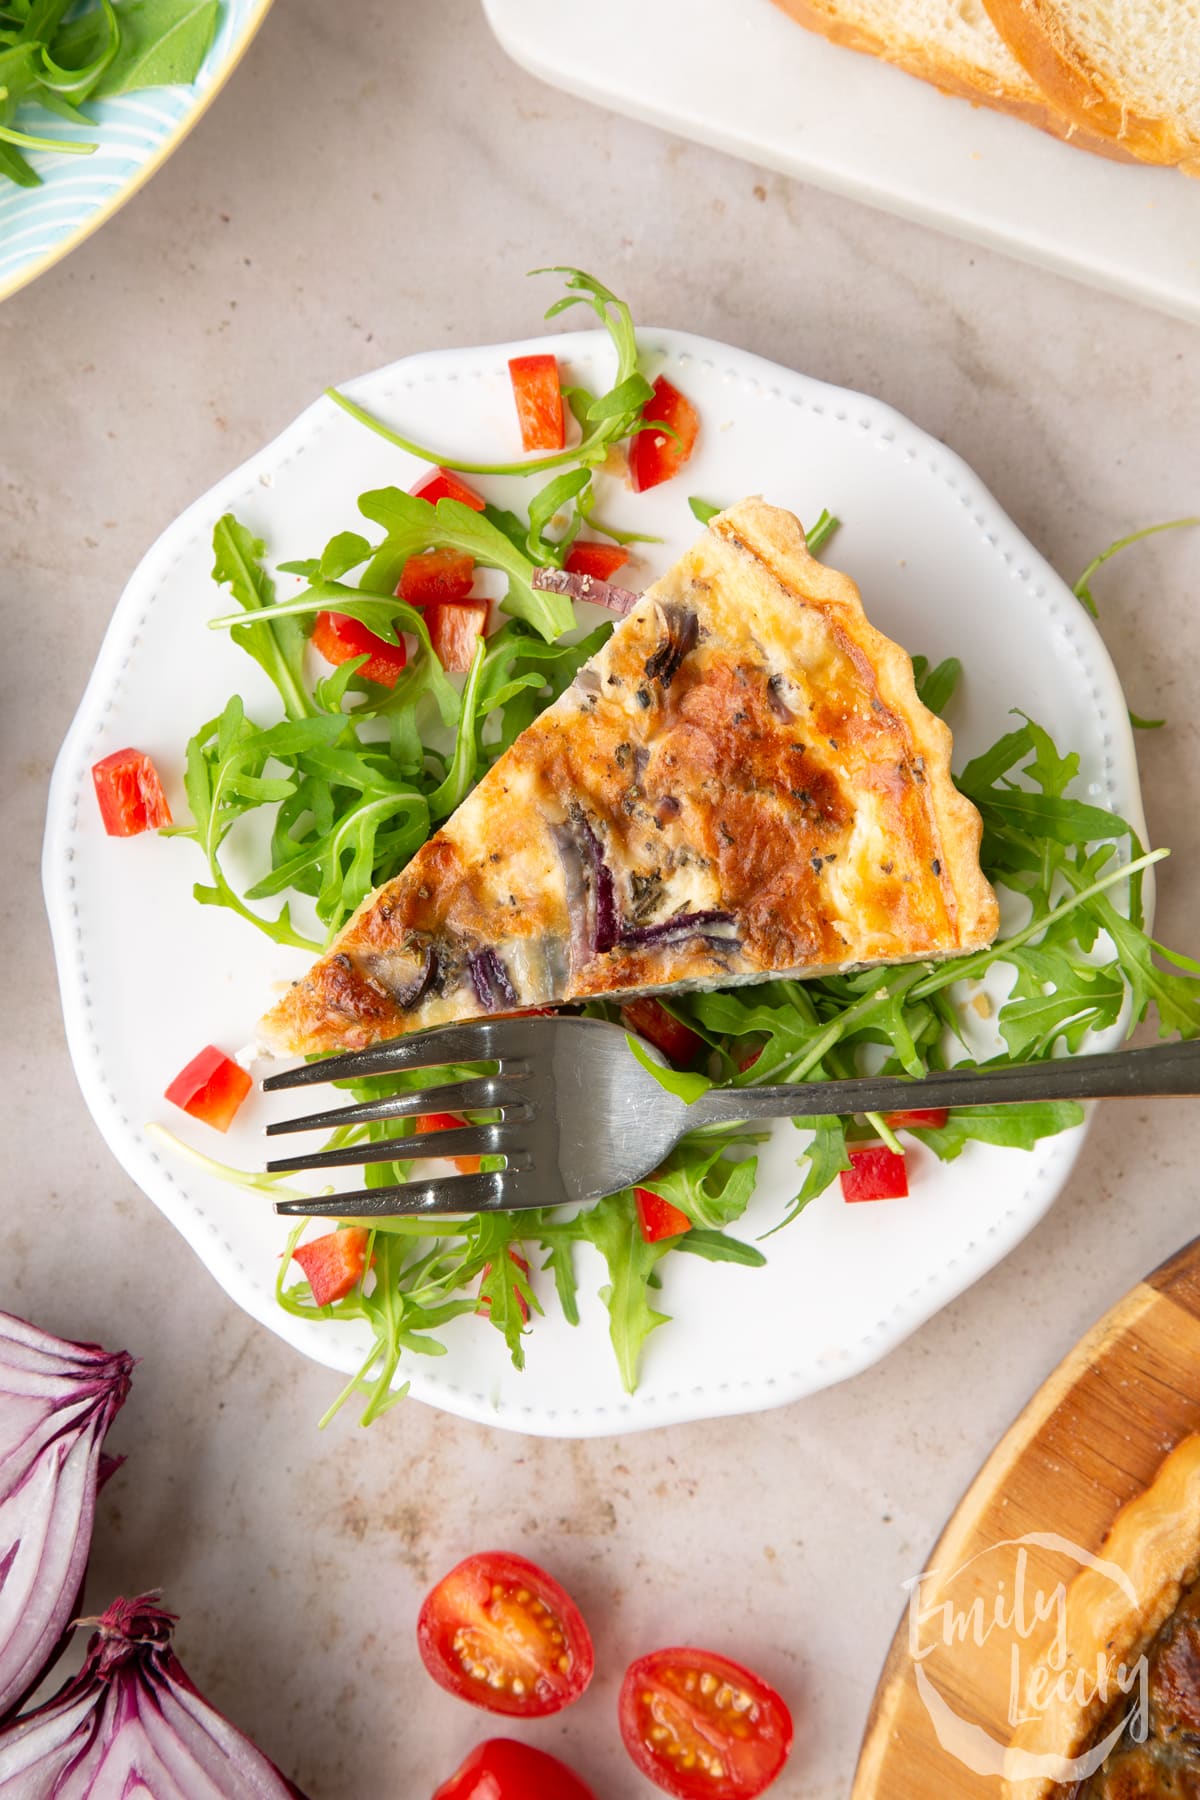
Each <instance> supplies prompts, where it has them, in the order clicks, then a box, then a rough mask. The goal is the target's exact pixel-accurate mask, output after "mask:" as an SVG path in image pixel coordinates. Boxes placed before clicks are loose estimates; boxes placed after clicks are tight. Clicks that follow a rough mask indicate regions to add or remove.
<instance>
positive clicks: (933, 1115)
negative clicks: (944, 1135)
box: [883, 1106, 950, 1131]
mask: <svg viewBox="0 0 1200 1800" xmlns="http://www.w3.org/2000/svg"><path fill="white" fill-rule="evenodd" d="M883 1116H884V1118H885V1119H886V1120H887V1122H888V1124H889V1125H890V1126H891V1128H892V1130H893V1131H905V1130H907V1131H940V1130H941V1129H942V1127H943V1125H944V1124H945V1123H946V1120H947V1119H948V1118H949V1117H950V1109H949V1107H947V1106H926V1107H920V1106H915V1107H913V1108H912V1109H911V1111H909V1112H894V1113H885V1114H884V1115H883Z"/></svg>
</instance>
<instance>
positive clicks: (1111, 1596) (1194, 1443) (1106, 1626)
mask: <svg viewBox="0 0 1200 1800" xmlns="http://www.w3.org/2000/svg"><path fill="white" fill-rule="evenodd" d="M1098 1557H1099V1558H1100V1559H1101V1560H1102V1561H1103V1562H1106V1563H1109V1564H1115V1565H1116V1567H1117V1568H1118V1569H1120V1570H1122V1571H1123V1572H1124V1573H1125V1575H1126V1576H1127V1577H1128V1581H1129V1585H1130V1587H1131V1588H1132V1590H1133V1597H1131V1596H1130V1594H1129V1593H1127V1592H1125V1591H1123V1589H1122V1587H1121V1586H1120V1585H1118V1584H1117V1583H1116V1582H1114V1580H1113V1579H1112V1577H1111V1575H1108V1574H1105V1573H1104V1572H1103V1571H1102V1570H1100V1569H1098V1568H1089V1569H1085V1570H1083V1571H1082V1572H1081V1573H1080V1574H1079V1575H1077V1576H1076V1578H1075V1580H1074V1581H1073V1582H1072V1583H1071V1585H1070V1587H1069V1589H1068V1590H1067V1597H1066V1607H1065V1628H1064V1634H1063V1635H1064V1639H1065V1644H1066V1664H1065V1669H1063V1668H1060V1666H1059V1664H1058V1662H1057V1661H1056V1660H1054V1658H1055V1655H1056V1652H1055V1651H1054V1650H1053V1648H1052V1649H1051V1650H1048V1651H1047V1653H1046V1655H1045V1657H1044V1658H1043V1659H1042V1660H1041V1662H1039V1663H1038V1664H1037V1665H1036V1666H1035V1668H1034V1669H1033V1670H1031V1671H1030V1674H1029V1677H1028V1681H1027V1690H1026V1691H1027V1692H1028V1693H1033V1692H1035V1691H1040V1692H1047V1691H1048V1692H1049V1693H1050V1703H1049V1704H1048V1705H1046V1706H1045V1707H1044V1708H1039V1709H1035V1714H1034V1716H1032V1717H1031V1718H1030V1719H1029V1721H1028V1723H1024V1724H1022V1725H1021V1726H1019V1727H1018V1729H1017V1731H1016V1732H1015V1733H1014V1734H1013V1738H1012V1741H1011V1744H1010V1746H1009V1750H1008V1755H1007V1758H1006V1764H1005V1781H1004V1793H1005V1796H1006V1800H1066V1796H1068V1795H1070V1794H1073V1793H1074V1792H1075V1788H1074V1786H1073V1785H1070V1786H1067V1787H1063V1786H1062V1785H1061V1784H1060V1783H1058V1782H1056V1781H1053V1780H1051V1779H1050V1778H1048V1777H1045V1776H1040V1775H1038V1776H1032V1777H1027V1778H1024V1779H1023V1778H1022V1777H1021V1773H1020V1771H1021V1762H1022V1758H1023V1757H1025V1756H1028V1755H1033V1756H1051V1755H1054V1756H1063V1757H1078V1756H1081V1755H1083V1754H1084V1753H1085V1752H1086V1751H1087V1750H1088V1749H1089V1747H1090V1746H1091V1745H1092V1744H1093V1743H1095V1741H1096V1739H1097V1737H1098V1736H1100V1735H1101V1733H1100V1727H1101V1724H1102V1722H1103V1721H1104V1719H1105V1717H1106V1714H1107V1711H1108V1707H1109V1705H1110V1704H1111V1702H1110V1701H1107V1700H1104V1699H1101V1698H1099V1697H1097V1696H1093V1697H1092V1698H1091V1699H1090V1700H1088V1701H1085V1700H1084V1699H1083V1698H1082V1697H1081V1696H1082V1692H1083V1691H1085V1684H1084V1683H1082V1682H1081V1683H1080V1684H1079V1685H1078V1686H1077V1685H1076V1683H1075V1680H1074V1677H1075V1675H1076V1674H1077V1673H1078V1674H1079V1675H1081V1676H1085V1675H1088V1674H1090V1675H1091V1676H1092V1677H1093V1678H1094V1675H1095V1671H1096V1669H1097V1664H1098V1659H1101V1660H1103V1661H1104V1662H1105V1663H1106V1665H1107V1666H1108V1667H1109V1668H1111V1669H1115V1668H1116V1667H1118V1666H1119V1665H1120V1664H1122V1663H1123V1664H1124V1665H1125V1666H1126V1668H1128V1667H1130V1666H1131V1665H1132V1663H1133V1662H1134V1661H1135V1660H1136V1659H1137V1658H1138V1657H1139V1656H1141V1655H1143V1654H1144V1653H1145V1652H1146V1651H1147V1650H1148V1649H1149V1647H1150V1646H1151V1645H1152V1644H1153V1642H1154V1640H1155V1638H1156V1637H1157V1636H1158V1634H1159V1632H1160V1631H1162V1629H1163V1627H1164V1626H1165V1625H1166V1624H1167V1623H1168V1621H1169V1620H1170V1619H1171V1617H1172V1616H1173V1614H1174V1613H1175V1611H1176V1609H1177V1607H1178V1606H1179V1602H1180V1599H1181V1597H1182V1596H1183V1594H1184V1593H1185V1592H1186V1591H1187V1589H1188V1588H1190V1587H1191V1586H1192V1584H1193V1583H1194V1582H1195V1581H1196V1580H1197V1578H1198V1577H1200V1434H1194V1435H1193V1436H1191V1437H1187V1438H1184V1439H1183V1441H1182V1442H1181V1443H1179V1444H1177V1445H1176V1447H1175V1449H1174V1450H1173V1451H1172V1452H1171V1454H1170V1455H1169V1456H1168V1457H1167V1458H1166V1460H1165V1462H1163V1464H1162V1465H1161V1467H1160V1468H1159V1470H1158V1472H1157V1474H1156V1475H1155V1477H1154V1479H1153V1481H1152V1482H1151V1484H1150V1486H1149V1487H1148V1488H1146V1489H1145V1490H1144V1491H1143V1492H1142V1493H1140V1494H1138V1495H1136V1496H1135V1498H1134V1499H1132V1500H1131V1501H1130V1502H1129V1503H1128V1505H1126V1506H1124V1507H1123V1508H1122V1509H1121V1511H1120V1512H1119V1513H1118V1515H1117V1517H1116V1519H1115V1520H1114V1522H1113V1525H1112V1528H1111V1530H1110V1531H1109V1533H1108V1536H1107V1537H1106V1538H1105V1540H1104V1543H1103V1544H1102V1545H1101V1547H1100V1550H1099V1552H1098ZM1035 1684H1036V1685H1035ZM1139 1791H1140V1790H1139Z"/></svg>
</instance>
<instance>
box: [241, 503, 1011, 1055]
mask: <svg viewBox="0 0 1200 1800" xmlns="http://www.w3.org/2000/svg"><path fill="white" fill-rule="evenodd" d="M950 752H951V740H950V734H949V732H948V730H947V729H946V727H945V726H944V725H943V724H942V723H941V721H940V720H938V719H936V718H934V717H933V715H932V714H930V713H929V712H927V711H926V709H925V708H924V707H923V706H922V705H921V704H920V702H919V701H918V699H917V696H916V692H915V689H914V686H913V676H912V665H911V662H910V660H909V658H908V656H907V654H906V653H905V652H904V651H903V650H901V649H900V648H899V647H898V646H897V645H895V644H893V643H892V642H891V641H890V640H889V639H887V638H885V637H884V636H883V635H882V634H881V633H880V632H878V631H876V630H875V629H874V627H873V626H871V625H870V624H869V623H868V621H867V619H866V617H865V615H864V613H863V609H862V603H861V601H860V598H859V594H858V590H857V588H856V587H855V585H854V583H853V582H852V581H851V580H850V579H849V578H848V577H847V576H845V575H841V574H838V573H837V572H835V571H834V570H831V569H827V568H826V567H824V565H823V564H821V563H819V562H816V561H815V560H814V559H813V558H812V557H810V556H809V555H808V552H807V549H806V546H805V542H804V535H803V531H802V530H801V527H800V525H799V523H798V521H797V520H796V519H794V518H793V517H792V515H791V514H790V513H786V512H782V511H780V510H779V509H777V508H775V507H771V506H768V505H766V504H765V503H764V502H763V501H761V500H747V501H743V502H742V503H741V504H740V505H739V506H736V507H733V508H731V509H730V510H729V511H728V512H725V513H722V514H720V515H718V517H717V518H715V519H714V520H713V521H712V523H711V525H710V526H709V528H708V529H707V530H706V531H705V533H704V535H703V537H701V538H700V540H699V541H698V543H697V544H696V545H695V546H694V547H693V548H692V549H691V550H690V551H689V552H688V554H687V555H686V556H685V557H683V558H682V560H681V561H680V562H679V563H677V564H676V566H675V567H674V568H673V569H671V570H670V571H669V573H668V574H667V575H665V576H664V577H663V579H662V580H661V581H659V582H657V583H656V584H655V585H654V586H653V587H652V588H651V589H650V590H649V592H648V593H646V594H645V595H644V596H643V597H642V599H641V600H640V601H639V603H638V605H637V606H636V607H635V608H634V609H633V611H631V612H630V614H629V615H628V617H627V618H625V619H623V620H622V621H621V622H620V624H619V625H618V626H617V627H616V629H615V630H614V632H613V634H612V637H611V638H610V639H609V641H608V643H607V644H606V645H605V646H604V648H603V649H602V650H601V651H600V653H599V654H598V655H597V656H596V657H594V658H593V659H592V661H591V662H590V663H588V664H587V665H586V666H585V667H584V668H583V669H582V670H581V671H580V673H579V675H578V676H577V677H576V680H575V682H574V683H573V685H572V686H571V688H570V689H568V691H567V692H566V693H565V694H563V695H562V697H561V698H560V699H559V700H557V701H556V702H555V703H554V705H553V706H551V707H550V708H548V709H547V711H546V712H545V713H543V714H542V715H541V717H540V718H538V719H537V720H536V721H535V722H534V723H533V724H532V725H531V726H530V727H529V728H528V729H527V730H526V731H525V732H523V733H522V735H521V736H520V737H519V738H518V739H517V741H516V742H515V743H514V744H513V746H512V747H511V749H509V750H508V751H507V752H506V753H505V754H504V755H503V756H502V757H500V758H499V760H498V761H497V762H496V763H495V764H494V766H493V767H492V768H491V769H490V770H489V772H488V773H487V775H486V776H485V777H484V778H483V780H482V781H481V782H480V783H479V786H478V787H477V788H476V789H475V790H474V792H473V793H472V794H471V795H470V796H469V797H468V799H467V800H466V801H465V802H464V803H463V805H462V806H461V807H460V808H459V809H458V811H457V812H456V813H455V814H454V815H453V817H452V818H450V819H449V820H447V822H446V824H445V825H444V826H443V827H442V829H441V830H440V831H439V832H438V833H437V834H436V835H435V836H434V837H432V838H431V839H430V840H429V842H428V843H427V844H425V845H424V846H423V848H422V849H421V850H420V851H419V852H418V853H417V855H416V856H415V857H414V858H413V860H412V861H411V862H410V863H409V865H408V867H407V868H406V869H405V870H404V871H403V872H402V873H401V874H400V875H398V876H397V877H396V878H395V879H394V880H393V881H390V882H388V883H387V884H386V886H384V887H382V888H380V889H379V890H377V891H376V892H375V893H374V894H372V895H370V896H369V897H368V898H367V900H366V901H365V902H364V903H363V905H362V906H361V907H360V908H359V910H358V912H357V913H356V914H355V916H354V918H353V919H351V920H350V922H349V923H348V924H347V926H346V927H345V929H344V930H343V931H342V933H341V935H340V936H339V937H338V939H337V940H336V942H335V943H334V945H333V947H332V949H331V950H330V952H329V953H328V954H327V955H326V956H325V957H324V958H322V960H321V961H320V962H319V963H317V964H316V966H315V968H314V969H313V970H312V971H311V972H310V973H309V974H308V975H307V976H306V977H305V978H304V979H303V980H301V981H300V982H298V983H297V984H296V985H295V987H293V989H292V990H291V992H290V993H289V994H288V995H287V996H286V997H285V999H284V1000H283V1001H281V1003H280V1004H279V1005H278V1006H277V1007H276V1008H275V1009H274V1011H273V1012H271V1013H270V1014H269V1015H268V1016H267V1018H266V1019H265V1020H264V1022H263V1028H262V1030H263V1036H264V1040H265V1041H266V1043H267V1044H268V1045H269V1046H271V1047H273V1048H277V1049H281V1050H290V1051H297V1052H300V1051H303V1052H312V1051H319V1050H332V1049H338V1048H354V1047H359V1046H362V1045H364V1044H367V1043H370V1042H373V1041H376V1040H378V1039H380V1038H385V1037H388V1036H393V1035H395V1034H396V1033H399V1032H402V1031H406V1030H411V1029H416V1028H419V1027H426V1026H430V1025H436V1024H441V1023H444V1022H447V1021H449V1020H454V1019H461V1018H469V1017H473V1016H479V1015H481V1014H484V1013H487V1012H503V1011H512V1010H515V1009H517V1008H522V1007H532V1006H546V1005H554V1004H559V1003H563V1002H569V1001H572V1000H583V999H587V998H590V997H597V996H608V995H631V994H637V993H645V992H652V991H659V990H663V989H669V988H686V987H692V988H694V987H725V986H728V985H730V984H732V983H738V982H752V981H761V980H765V979H768V978H770V977H774V976H780V975H788V976H806V975H808V976H812V975H820V974H828V973H832V972H835V971H841V970H846V969H850V968H857V967H861V966H864V965H869V964H873V963H881V962H899V961H911V960H915V959H925V958H930V959H932V958H937V957H945V956H952V955H957V954H959V953H961V952H965V951H969V950H973V949H977V948H980V947H982V946H984V945H986V944H988V943H990V942H991V940H992V937H993V936H994V934H995V931H996V926H997V912H996V902H995V898H994V896H993V894H992V891H991V889H990V887H989V886H988V884H987V882H986V880H985V879H984V877H983V875H982V873H981V871H980V868H979V858H978V849H979V839H980V824H979V818H978V815H977V814H976V812H975V811H974V809H973V807H972V806H971V805H970V804H969V802H968V801H967V800H965V799H964V798H963V797H962V796H961V795H960V794H959V793H958V792H957V790H956V789H955V787H954V785H953V782H952V781H951V778H950Z"/></svg>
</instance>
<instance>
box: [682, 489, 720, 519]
mask: <svg viewBox="0 0 1200 1800" xmlns="http://www.w3.org/2000/svg"><path fill="white" fill-rule="evenodd" d="M688 505H689V506H690V507H691V509H692V516H693V518H696V519H699V521H700V523H701V524H702V525H707V524H708V522H709V520H710V519H715V518H716V516H717V514H718V513H719V512H720V511H721V510H722V509H721V508H720V507H719V506H714V505H713V503H712V501H711V500H702V499H701V498H700V496H699V494H689V495H688Z"/></svg>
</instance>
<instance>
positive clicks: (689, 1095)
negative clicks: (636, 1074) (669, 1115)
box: [625, 1031, 713, 1106]
mask: <svg viewBox="0 0 1200 1800" xmlns="http://www.w3.org/2000/svg"><path fill="white" fill-rule="evenodd" d="M625 1042H626V1043H627V1044H628V1045H629V1048H630V1049H631V1050H632V1052H633V1054H634V1056H635V1058H636V1059H637V1061H638V1062H640V1063H641V1065H642V1067H643V1069H645V1070H646V1071H647V1073H648V1074H650V1075H653V1077H654V1079H655V1081H657V1083H658V1085H659V1086H660V1087H663V1088H666V1090H667V1092H668V1094H674V1095H675V1098H676V1099H677V1100H682V1101H684V1102H685V1104H686V1105H688V1106H691V1104H692V1102H693V1101H694V1100H699V1098H700V1096H701V1094H707V1092H708V1090H709V1088H710V1087H712V1085H713V1083H712V1081H711V1080H710V1079H709V1077H708V1076H707V1075H694V1074H689V1073H688V1072H687V1071H686V1070H684V1069H673V1068H671V1066H670V1065H669V1064H668V1063H660V1062H658V1061H656V1059H655V1058H654V1057H653V1056H651V1054H650V1052H649V1051H648V1050H647V1048H646V1046H645V1044H643V1043H642V1041H641V1039H640V1038H636V1037H634V1035H633V1033H632V1032H631V1031H627V1032H626V1033H625Z"/></svg>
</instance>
